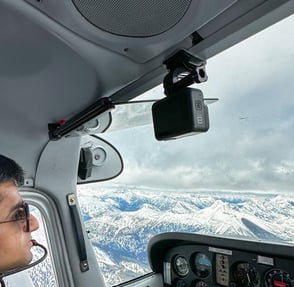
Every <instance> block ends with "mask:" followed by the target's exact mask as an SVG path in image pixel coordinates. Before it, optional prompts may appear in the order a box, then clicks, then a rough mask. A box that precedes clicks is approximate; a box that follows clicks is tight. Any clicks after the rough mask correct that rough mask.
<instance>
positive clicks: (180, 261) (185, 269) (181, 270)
mask: <svg viewBox="0 0 294 287" xmlns="http://www.w3.org/2000/svg"><path fill="white" fill-rule="evenodd" d="M174 269H175V271H176V273H177V274H178V275H179V276H181V277H184V276H186V275H187V274H188V273H189V263H188V261H187V259H186V258H185V257H184V256H181V255H177V256H176V257H175V258H174Z"/></svg>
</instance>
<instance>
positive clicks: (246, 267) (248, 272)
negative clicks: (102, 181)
mask: <svg viewBox="0 0 294 287" xmlns="http://www.w3.org/2000/svg"><path fill="white" fill-rule="evenodd" d="M173 237H175V238H173ZM181 237H183V238H182V239H181ZM160 238H161V240H160ZM149 251H150V253H149V260H150V261H151V262H150V263H151V266H152V267H153V268H154V271H156V272H158V271H160V272H162V274H163V281H164V285H165V286H171V287H214V286H219V287H294V246H293V245H292V246H291V245H277V244H270V243H262V242H254V241H247V240H246V241H245V240H235V239H226V238H216V237H209V236H203V235H188V234H179V233H169V234H165V235H163V236H160V235H159V240H157V241H156V240H153V242H151V243H150V246H149ZM156 254H157V257H156ZM159 260H160V261H161V262H159ZM159 264H162V267H160V266H159Z"/></svg>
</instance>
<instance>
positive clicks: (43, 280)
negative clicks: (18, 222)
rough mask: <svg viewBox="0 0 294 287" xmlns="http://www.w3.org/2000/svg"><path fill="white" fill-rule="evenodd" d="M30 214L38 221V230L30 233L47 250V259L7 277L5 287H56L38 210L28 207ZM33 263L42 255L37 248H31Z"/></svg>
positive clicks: (44, 227)
mask: <svg viewBox="0 0 294 287" xmlns="http://www.w3.org/2000/svg"><path fill="white" fill-rule="evenodd" d="M30 212H31V214H33V215H34V216H35V217H37V219H38V221H39V225H40V227H39V229H38V230H36V231H35V232H33V233H32V237H33V239H35V240H37V242H39V243H40V244H42V245H44V246H45V247H46V248H47V250H48V255H47V258H46V259H45V260H44V261H42V262H41V263H39V264H37V265H36V266H34V267H32V268H29V269H27V270H25V271H22V272H19V273H16V274H14V275H10V276H7V277H6V278H5V281H6V282H7V284H6V285H7V286H25V287H27V286H28V287H45V286H46V287H58V286H59V285H58V282H57V277H56V274H55V270H54V265H53V262H52V260H51V252H50V250H49V244H48V240H47V236H46V226H45V223H44V220H43V217H42V214H41V212H40V210H39V209H38V208H37V207H35V206H33V205H30ZM32 253H33V262H34V261H35V260H37V259H38V258H40V257H41V256H42V255H43V250H42V249H41V248H38V247H33V248H32Z"/></svg>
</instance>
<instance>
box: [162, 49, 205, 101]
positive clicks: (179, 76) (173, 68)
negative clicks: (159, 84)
mask: <svg viewBox="0 0 294 287" xmlns="http://www.w3.org/2000/svg"><path fill="white" fill-rule="evenodd" d="M163 64H164V65H166V67H167V69H168V71H169V72H168V74H167V75H166V76H165V78H164V80H163V87H164V93H165V94H166V95H167V96H170V95H172V94H174V93H175V92H177V91H179V90H182V89H184V88H186V87H188V86H190V85H192V84H194V83H198V84H199V83H203V82H206V81H207V74H206V71H205V65H206V61H205V60H203V59H200V58H197V57H196V56H194V55H192V54H191V53H189V52H188V51H186V50H180V51H179V52H177V53H176V54H174V55H173V56H172V57H170V58H169V59H167V60H165V61H164V62H163Z"/></svg>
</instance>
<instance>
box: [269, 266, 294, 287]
mask: <svg viewBox="0 0 294 287" xmlns="http://www.w3.org/2000/svg"><path fill="white" fill-rule="evenodd" d="M264 280H265V285H266V286H267V287H294V284H293V281H292V280H291V278H290V274H289V273H288V272H285V271H283V270H280V269H271V270H269V271H268V272H267V273H266V274H265V277H264Z"/></svg>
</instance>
